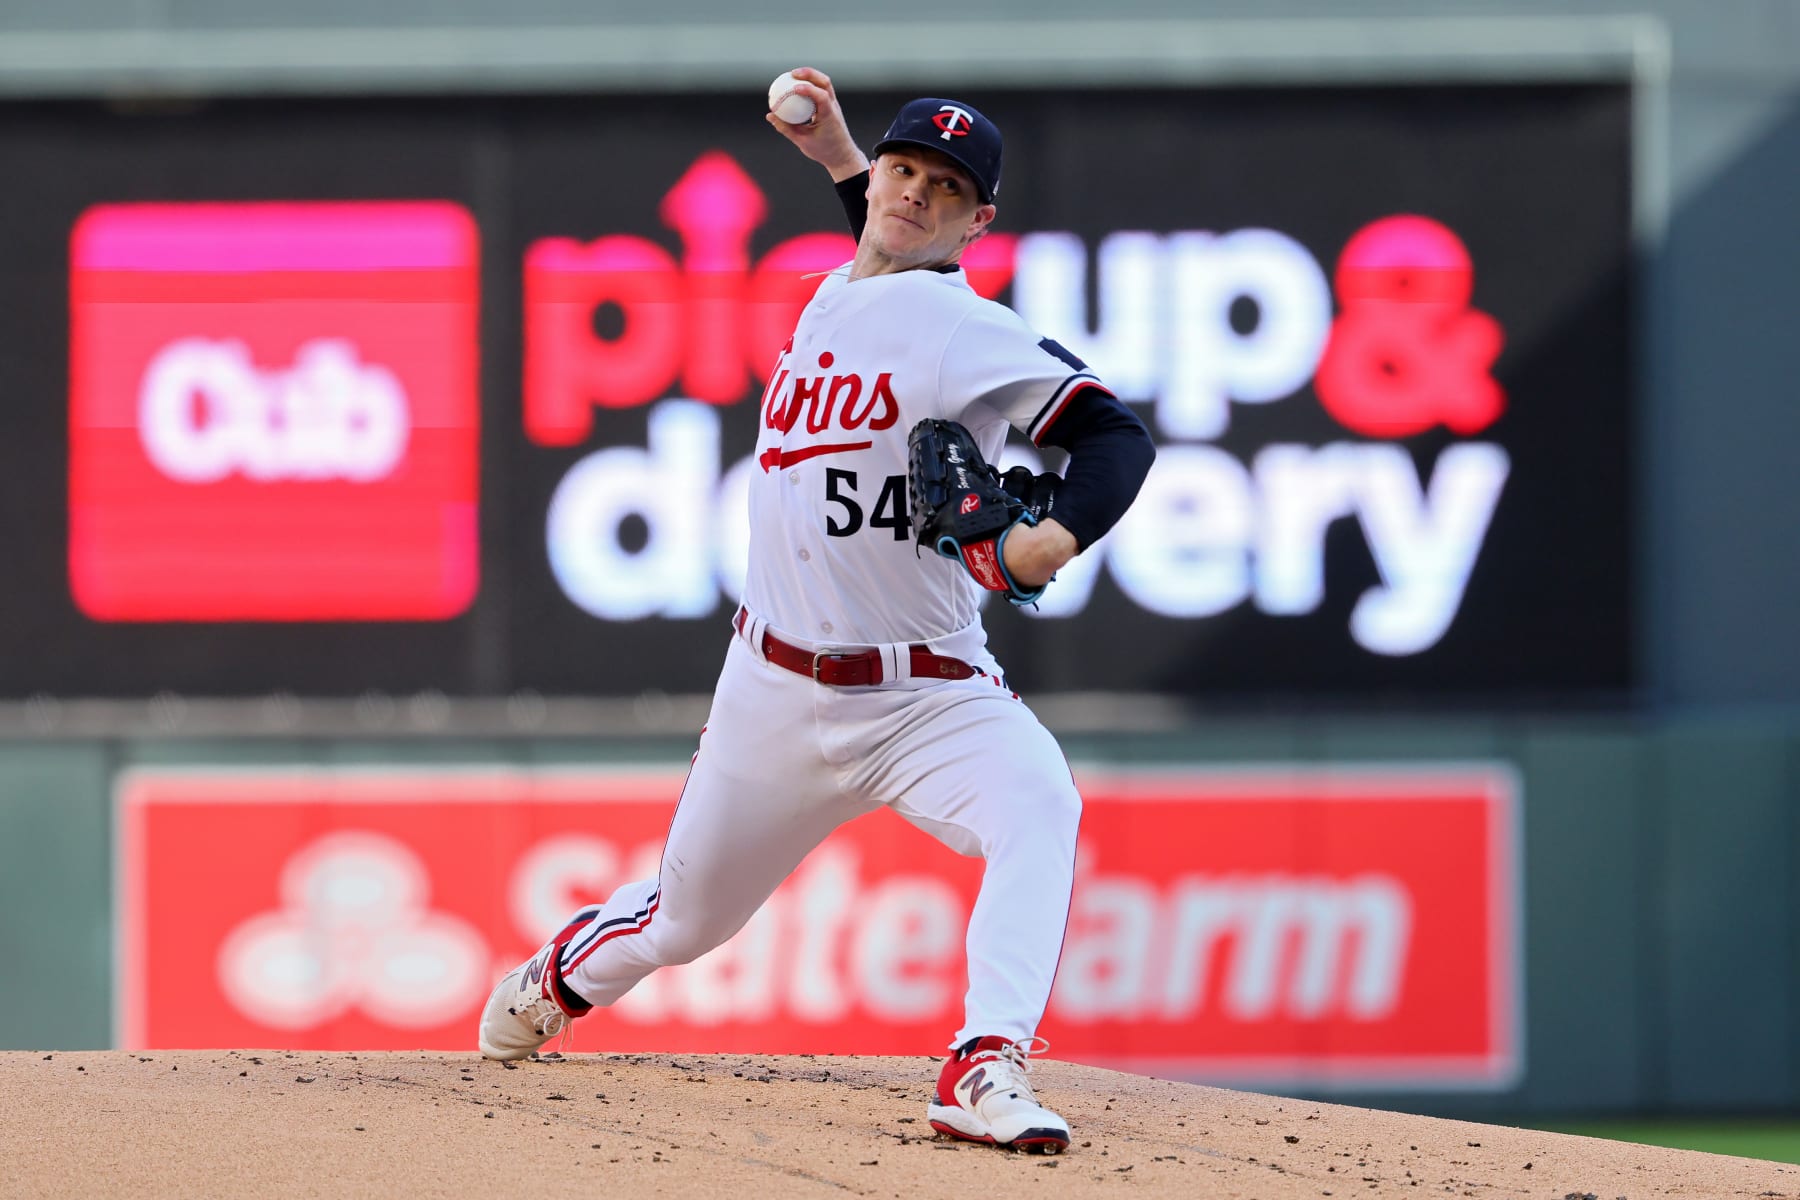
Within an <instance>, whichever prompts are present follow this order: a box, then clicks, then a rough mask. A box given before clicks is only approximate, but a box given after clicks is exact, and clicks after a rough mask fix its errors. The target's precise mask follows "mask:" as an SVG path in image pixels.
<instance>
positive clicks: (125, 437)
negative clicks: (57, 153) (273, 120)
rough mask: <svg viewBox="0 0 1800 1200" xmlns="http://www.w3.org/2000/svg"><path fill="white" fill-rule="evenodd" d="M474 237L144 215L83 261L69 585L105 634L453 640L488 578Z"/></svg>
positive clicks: (461, 227) (346, 216)
mask: <svg viewBox="0 0 1800 1200" xmlns="http://www.w3.org/2000/svg"><path fill="white" fill-rule="evenodd" d="M477 288H478V263H477V242H476V232H475V227H474V223H473V221H472V220H471V219H470V218H469V215H468V214H467V212H465V211H464V210H463V209H462V208H460V207H458V206H456V205H453V204H446V203H436V202H420V203H329V204H187V205H177V204H166V205H158V204H146V205H104V206H100V207H97V208H93V209H90V210H88V212H87V213H86V214H84V215H83V217H82V218H81V220H80V221H79V222H78V223H77V225H76V227H75V231H74V234H73V237H72V240H71V274H70V294H71V302H72V304H71V313H70V342H71V344H70V395H69V577H70V584H71V588H72V590H73V593H74V598H75V601H76V603H77V605H78V606H79V607H80V608H81V610H82V611H83V612H84V613H86V614H87V615H88V616H90V617H93V618H95V619H96V620H103V621H315V620H442V619H446V618H449V617H452V616H455V615H457V614H458V613H460V612H462V611H463V610H464V609H466V608H467V607H468V605H469V603H470V602H471V600H472V599H473V598H474V594H475V589H476V584H477V574H478V565H477V560H478V554H477V550H478V545H477V522H476V501H477V480H478V470H477V454H478V440H477V438H478V431H479V413H478V406H477V397H476V313H477Z"/></svg>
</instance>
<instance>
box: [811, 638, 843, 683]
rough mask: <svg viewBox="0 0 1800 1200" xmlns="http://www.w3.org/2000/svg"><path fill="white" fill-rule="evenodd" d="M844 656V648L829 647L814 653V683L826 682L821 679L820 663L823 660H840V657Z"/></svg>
mask: <svg viewBox="0 0 1800 1200" xmlns="http://www.w3.org/2000/svg"><path fill="white" fill-rule="evenodd" d="M842 654H843V650H842V648H841V647H837V646H827V647H826V648H825V649H823V650H818V651H815V652H814V653H813V660H812V677H813V682H814V683H824V682H825V681H824V680H823V679H820V678H819V663H820V661H821V660H822V659H827V658H838V657H841V656H842Z"/></svg>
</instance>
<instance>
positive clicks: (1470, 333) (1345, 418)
mask: <svg viewBox="0 0 1800 1200" xmlns="http://www.w3.org/2000/svg"><path fill="white" fill-rule="evenodd" d="M1334 283H1335V284H1336V287H1337V298H1338V306H1339V316H1338V318H1337V320H1336V321H1335V322H1334V323H1333V324H1332V328H1331V337H1330V339H1329V340H1328V341H1327V343H1326V345H1325V353H1324V354H1323V355H1322V356H1321V357H1320V359H1319V369H1318V373H1317V374H1316V375H1315V376H1314V377H1313V387H1314V389H1315V390H1316V391H1317V392H1318V394H1319V402H1320V403H1321V404H1323V405H1324V406H1325V410H1326V411H1327V412H1329V413H1330V414H1331V415H1332V416H1333V417H1335V418H1337V420H1338V421H1339V422H1341V423H1342V424H1343V425H1344V426H1345V428H1348V429H1353V430H1355V431H1356V432H1358V433H1363V434H1367V435H1368V436H1370V437H1378V438H1402V437H1410V436H1412V435H1413V434H1416V433H1423V432H1424V431H1425V430H1427V429H1430V428H1431V427H1432V426H1434V425H1438V424H1443V425H1445V426H1446V427H1448V428H1449V429H1450V430H1451V432H1453V433H1459V434H1462V435H1464V436H1468V435H1471V434H1476V433H1480V432H1481V431H1482V430H1484V429H1486V428H1487V427H1488V426H1489V425H1492V424H1493V423H1494V422H1495V421H1496V420H1498V419H1499V417H1500V414H1501V412H1502V411H1503V410H1504V409H1505V407H1506V395H1505V393H1504V392H1502V391H1501V389H1500V385H1499V384H1498V383H1496V382H1495V381H1494V379H1493V377H1492V376H1491V375H1490V374H1489V373H1488V372H1489V371H1490V370H1491V369H1492V368H1493V365H1494V360H1495V359H1496V358H1497V357H1499V354H1500V345H1501V341H1502V337H1501V332H1500V324H1499V322H1497V321H1495V320H1494V319H1493V318H1492V317H1490V316H1488V315H1487V314H1486V313H1484V312H1477V311H1475V310H1473V309H1471V308H1470V307H1469V301H1470V299H1471V298H1472V297H1473V295H1474V291H1475V268H1474V264H1473V262H1472V261H1471V260H1470V258H1469V252H1468V249H1467V248H1466V247H1465V246H1464V245H1463V243H1462V239H1461V238H1458V237H1457V236H1456V234H1454V233H1452V232H1451V231H1450V230H1449V229H1448V228H1447V227H1445V226H1444V225H1441V224H1439V223H1438V222H1436V221H1433V220H1431V219H1430V218H1427V217H1418V216H1397V217H1385V218H1383V219H1382V220H1379V221H1376V222H1374V223H1373V224H1371V225H1367V226H1365V227H1364V228H1362V229H1361V230H1359V231H1357V233H1356V236H1354V237H1352V238H1351V239H1350V241H1349V243H1348V244H1347V245H1345V247H1344V252H1343V254H1342V255H1341V256H1340V257H1339V258H1338V268H1337V275H1336V277H1335V279H1334Z"/></svg>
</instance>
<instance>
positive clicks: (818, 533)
mask: <svg viewBox="0 0 1800 1200" xmlns="http://www.w3.org/2000/svg"><path fill="white" fill-rule="evenodd" d="M849 276H850V267H849V265H848V264H846V265H845V266H843V267H840V268H838V269H837V270H836V271H833V272H832V273H831V275H830V276H829V277H828V278H827V279H826V280H825V282H824V283H822V284H821V285H820V286H819V290H818V292H817V293H816V294H815V295H814V296H813V299H812V302H811V303H809V304H808V305H807V306H806V309H805V311H804V312H802V313H801V315H800V322H799V324H798V325H797V326H795V329H794V336H793V337H792V338H791V339H790V340H789V342H788V344H787V346H786V347H785V348H784V349H783V351H782V355H781V359H780V361H779V362H778V363H777V364H776V366H775V370H774V373H773V374H772V375H771V376H770V379H769V386H768V388H767V389H766V390H765V391H764V393H763V399H762V413H761V421H760V429H759V431H758V436H757V442H756V466H757V469H756V470H754V471H753V472H752V475H751V482H750V564H749V574H748V577H747V578H746V581H745V588H744V603H745V604H746V605H747V606H748V607H749V608H750V609H751V611H752V612H754V613H756V614H757V615H758V616H760V617H762V618H763V619H764V620H766V621H768V622H769V623H770V624H771V625H773V626H774V627H775V628H776V629H778V630H785V631H787V632H788V633H789V634H791V635H793V636H796V637H800V638H804V639H807V640H810V641H815V642H831V643H835V644H842V645H858V644H863V645H873V644H883V643H890V642H907V641H924V640H927V639H930V638H935V637H941V636H944V635H946V634H950V633H954V632H956V631H958V630H962V629H964V628H966V627H968V626H971V625H974V624H976V623H977V622H978V621H979V619H980V605H981V601H982V599H983V598H984V597H985V596H987V595H988V594H989V593H987V592H986V591H984V590H983V589H982V588H981V587H980V586H979V585H977V584H976V583H975V582H974V580H972V579H970V578H969V576H968V575H967V573H966V572H965V571H964V570H963V568H962V567H961V566H960V565H958V564H957V563H955V562H953V561H951V560H950V559H946V558H943V557H940V556H939V555H937V554H935V553H933V552H932V551H930V550H919V549H918V548H917V546H916V541H915V538H914V534H913V528H912V523H911V521H910V519H909V516H908V513H909V505H908V498H907V486H906V484H907V435H908V434H909V433H910V432H911V431H912V428H913V426H914V425H916V424H918V423H919V422H920V421H922V420H925V419H926V418H928V417H936V418H941V419H945V420H951V421H956V422H959V423H961V424H962V425H963V426H965V427H966V428H967V429H968V430H969V432H970V433H971V434H972V435H973V436H974V438H975V441H976V443H977V444H978V445H979V446H980V447H981V452H982V454H983V455H985V456H986V457H987V459H988V461H989V462H998V460H999V456H1000V451H1001V448H1002V446H1003V445H1004V444H1005V441H1006V427H1007V426H1008V425H1011V426H1012V427H1013V428H1014V429H1017V430H1019V431H1020V432H1021V433H1024V434H1025V435H1026V436H1027V437H1029V438H1030V439H1031V440H1032V442H1033V443H1034V444H1035V443H1037V442H1038V441H1039V439H1040V438H1041V437H1042V436H1043V434H1044V432H1045V431H1046V430H1047V429H1048V428H1049V427H1050V425H1051V424H1052V423H1053V422H1054V421H1055V420H1056V418H1057V417H1058V416H1059V415H1060V414H1061V412H1062V408H1063V406H1064V405H1065V404H1066V403H1067V402H1068V400H1069V398H1070V397H1071V396H1072V395H1074V393H1075V392H1076V391H1077V390H1079V389H1080V387H1081V386H1082V385H1083V384H1098V383H1099V381H1098V380H1097V379H1096V378H1095V377H1094V376H1093V375H1092V374H1091V373H1089V372H1087V371H1085V370H1082V369H1079V368H1078V367H1076V366H1075V365H1073V360H1070V359H1067V358H1064V357H1062V356H1061V355H1059V354H1058V353H1056V352H1054V351H1053V350H1052V349H1051V348H1050V347H1053V346H1054V345H1055V344H1054V343H1047V342H1045V341H1044V339H1043V338H1042V337H1041V335H1039V334H1037V333H1034V332H1032V330H1031V329H1030V327H1028V326H1027V325H1026V324H1025V322H1024V321H1023V320H1021V319H1020V317H1019V316H1018V314H1017V313H1014V312H1013V311H1012V310H1011V309H1009V308H1007V307H1006V306H1005V305H1002V304H997V303H995V302H993V301H991V300H985V299H983V298H982V297H980V296H978V295H976V294H975V291H974V290H973V289H972V288H970V286H969V284H968V280H967V278H966V277H965V275H964V273H963V272H962V271H961V270H957V271H950V272H941V271H931V270H911V271H901V272H899V273H897V274H892V275H874V276H869V277H868V278H864V279H858V280H854V281H853V280H851V279H850V277H849ZM1059 349H1060V348H1059Z"/></svg>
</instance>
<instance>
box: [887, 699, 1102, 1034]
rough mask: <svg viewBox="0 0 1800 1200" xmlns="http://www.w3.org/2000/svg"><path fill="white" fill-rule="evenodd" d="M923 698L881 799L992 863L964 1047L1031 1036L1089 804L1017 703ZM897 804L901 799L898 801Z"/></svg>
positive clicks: (975, 939)
mask: <svg viewBox="0 0 1800 1200" xmlns="http://www.w3.org/2000/svg"><path fill="white" fill-rule="evenodd" d="M957 690H958V691H962V692H963V697H964V702H962V703H943V701H945V700H949V699H951V697H949V696H934V697H930V698H923V697H922V698H921V701H920V702H921V703H922V704H926V705H929V706H930V708H931V709H932V710H934V711H932V712H931V717H930V719H928V720H926V721H923V722H919V723H917V724H916V725H914V726H913V727H912V728H911V729H910V730H909V732H908V735H907V736H906V739H905V740H906V741H907V742H908V743H910V746H909V748H908V750H907V752H906V753H905V754H904V755H903V756H900V755H897V756H896V760H895V765H894V768H893V769H892V770H891V772H890V773H889V777H890V780H891V781H892V784H893V785H897V786H894V787H893V790H892V791H889V792H888V793H887V795H884V796H883V797H882V798H883V799H884V800H886V801H887V803H888V805H889V806H890V807H891V808H893V809H894V811H895V812H897V813H899V814H900V815H901V816H903V817H905V818H906V819H907V820H908V821H909V822H911V823H912V824H913V825H916V826H918V827H919V828H920V829H923V830H924V831H925V832H927V833H929V834H931V835H932V836H933V837H935V838H936V839H937V840H938V841H940V842H942V843H944V844H945V845H946V846H948V847H950V848H951V849H952V850H955V851H956V852H957V853H959V854H966V855H971V856H976V857H980V858H982V859H984V860H986V863H987V866H986V869H985V870H984V871H983V872H982V877H981V891H980V893H979V894H978V895H977V897H976V900H975V908H974V911H973V912H972V913H971V914H970V917H969V930H968V937H967V947H968V956H969V990H968V994H967V995H966V996H965V997H964V1008H963V1026H962V1029H961V1030H960V1031H959V1032H958V1033H957V1035H956V1042H955V1044H956V1045H961V1044H963V1043H964V1042H966V1041H968V1040H969V1039H970V1038H977V1037H987V1036H991V1035H998V1036H1001V1037H1005V1038H1007V1039H1009V1040H1015V1041H1016V1040H1019V1039H1022V1038H1028V1037H1031V1036H1032V1035H1033V1034H1034V1033H1035V1032H1036V1031H1037V1025H1038V1022H1039V1021H1040V1020H1042V1019H1043V1015H1044V1009H1045V1006H1046V1005H1048V1004H1049V1001H1050V987H1051V984H1052V983H1053V982H1054V980H1055V977H1056V966H1057V962H1058V960H1059V959H1060V958H1061V957H1062V944H1063V934H1064V932H1065V931H1066V929H1067V928H1068V920H1069V896H1070V892H1071V890H1072V889H1073V887H1074V883H1075V839H1076V835H1077V833H1078V831H1079V828H1080V825H1081V795H1080V793H1079V792H1077V791H1076V790H1075V781H1074V779H1073V778H1071V777H1070V774H1069V767H1068V763H1067V762H1066V761H1065V760H1064V758H1063V755H1062V749H1061V747H1059V746H1058V745H1057V744H1056V739H1055V738H1054V737H1052V736H1051V734H1050V731H1049V730H1047V729H1045V728H1044V727H1043V726H1042V725H1041V724H1039V723H1038V720H1037V717H1036V716H1034V715H1033V714H1032V712H1031V710H1030V709H1028V708H1026V707H1025V705H1024V704H1022V703H1020V702H1019V701H1017V700H1014V699H1012V698H1011V696H1010V694H1008V693H1000V692H995V693H987V694H982V693H980V692H976V693H975V695H974V696H973V697H970V696H969V695H968V692H967V691H964V689H961V688H959V689H957ZM890 797H891V798H890Z"/></svg>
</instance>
